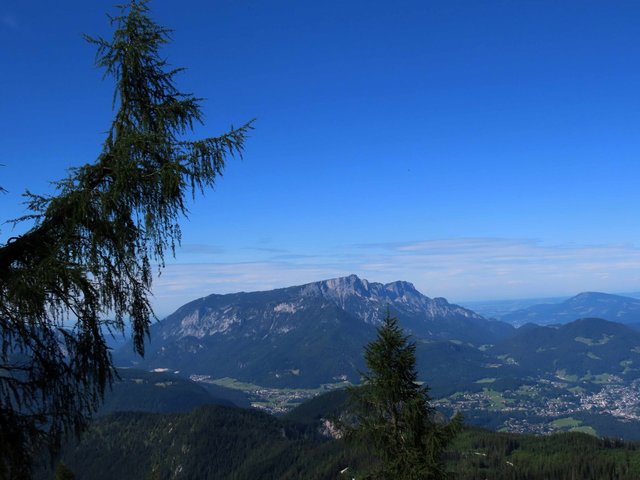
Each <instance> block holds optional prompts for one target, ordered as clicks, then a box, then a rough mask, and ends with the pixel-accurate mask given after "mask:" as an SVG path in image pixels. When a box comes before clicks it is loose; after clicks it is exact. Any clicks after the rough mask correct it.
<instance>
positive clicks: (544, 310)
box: [498, 292, 640, 326]
mask: <svg viewBox="0 0 640 480" xmlns="http://www.w3.org/2000/svg"><path fill="white" fill-rule="evenodd" d="M587 317H594V318H603V319H605V320H610V321H612V322H618V323H624V324H631V323H640V300H639V299H636V298H631V297H623V296H620V295H611V294H608V293H598V292H585V293H580V294H579V295H576V296H575V297H571V298H569V299H568V300H565V301H563V302H560V303H546V304H539V305H532V306H529V307H526V308H523V309H519V310H516V311H513V312H510V313H506V314H504V315H501V316H500V317H498V318H499V319H500V320H502V321H503V322H507V323H510V324H512V325H516V326H520V325H524V324H525V323H536V324H538V325H552V324H557V323H560V324H562V323H568V322H571V321H573V320H577V319H578V318H587Z"/></svg>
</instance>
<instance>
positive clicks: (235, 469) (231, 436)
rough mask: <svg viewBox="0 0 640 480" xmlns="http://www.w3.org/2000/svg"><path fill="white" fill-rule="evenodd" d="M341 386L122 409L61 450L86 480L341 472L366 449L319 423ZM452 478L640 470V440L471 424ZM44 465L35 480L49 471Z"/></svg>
mask: <svg viewBox="0 0 640 480" xmlns="http://www.w3.org/2000/svg"><path fill="white" fill-rule="evenodd" d="M343 401H344V397H343V396H342V394H340V393H332V394H330V395H329V396H327V397H326V398H324V399H322V398H320V399H316V400H315V401H314V402H313V403H312V404H310V405H309V406H308V407H304V408H303V407H300V409H298V410H297V411H294V412H292V414H291V416H290V417H289V418H283V419H277V418H275V417H272V416H270V415H267V414H265V413H262V412H258V411H255V410H244V409H238V408H227V407H221V406H205V407H201V408H198V409H196V410H194V411H192V412H189V413H181V414H147V413H139V412H138V413H135V412H130V413H118V414H113V415H109V416H106V417H103V418H100V419H98V420H96V421H95V422H94V424H93V426H92V427H91V429H90V430H89V431H88V432H87V433H86V434H85V435H84V436H83V438H82V439H81V441H80V442H79V443H72V444H69V445H67V446H66V448H65V449H64V451H63V454H62V460H63V461H64V463H65V464H66V465H68V466H69V468H70V469H71V470H72V471H73V472H74V473H75V475H76V478H77V479H78V480H89V479H90V480H102V479H104V480H112V479H114V478H117V479H119V480H128V479H131V480H134V479H135V480H138V479H155V480H164V479H167V480H168V479H196V478H197V479H204V480H206V479H216V480H225V479H235V480H244V479H261V480H263V479H264V480H269V479H272V480H275V479H291V480H293V479H305V480H316V479H317V480H325V479H326V480H328V479H336V478H343V477H342V476H341V475H340V472H341V471H342V470H344V469H345V468H348V470H347V471H350V472H356V471H357V470H358V468H359V466H360V465H361V464H363V462H371V461H373V459H371V458H367V459H365V458H364V457H363V456H362V454H361V453H359V452H357V451H355V450H353V449H352V448H350V447H347V446H346V445H345V444H344V443H343V442H342V441H341V440H336V439H334V438H332V437H329V436H324V435H323V434H322V433H321V430H322V429H321V428H320V427H321V426H322V425H323V424H324V423H326V422H325V418H326V416H329V414H327V415H323V414H322V413H321V412H322V411H323V410H324V409H328V410H329V411H330V412H331V411H333V412H334V413H336V412H337V411H338V410H339V405H340V404H341V403H342V402H343ZM446 458H447V465H448V470H449V471H450V472H451V473H452V474H453V478H456V479H460V480H467V479H468V480H471V479H480V478H491V479H497V480H501V479H505V480H506V479H509V480H516V479H527V480H537V479H540V480H542V479H557V480H563V479H567V480H572V479H581V480H588V479H594V480H595V479H614V478H615V479H619V480H632V479H633V480H637V479H638V478H640V446H639V445H638V444H636V443H624V442H621V441H611V440H602V439H597V438H594V437H592V436H589V435H585V434H581V433H563V434H554V435H547V436H530V435H518V434H507V433H496V432H490V431H487V430H481V429H476V428H466V429H465V430H464V431H463V432H462V433H460V434H459V435H458V437H457V438H456V439H455V441H454V443H453V446H452V447H451V448H450V449H449V451H448V452H447V454H446ZM51 476H52V475H51V470H44V469H43V470H40V472H39V473H38V475H37V476H36V480H44V479H47V480H48V479H50V478H51Z"/></svg>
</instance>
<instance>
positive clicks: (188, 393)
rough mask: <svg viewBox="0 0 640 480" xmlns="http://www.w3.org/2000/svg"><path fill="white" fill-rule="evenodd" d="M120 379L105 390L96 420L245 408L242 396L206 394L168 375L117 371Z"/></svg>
mask: <svg viewBox="0 0 640 480" xmlns="http://www.w3.org/2000/svg"><path fill="white" fill-rule="evenodd" d="M118 374H119V376H120V378H119V379H118V380H116V381H115V382H114V383H113V385H112V387H111V389H107V391H106V393H105V398H104V401H103V403H102V406H101V407H100V410H99V411H98V413H97V415H98V416H103V415H108V414H110V413H114V412H129V411H140V412H153V413H172V412H188V411H190V410H193V409H194V408H196V407H199V406H201V405H208V404H216V405H224V406H229V407H231V406H249V401H248V399H247V398H246V396H245V395H243V394H242V392H238V391H237V390H230V389H226V388H223V387H217V386H215V385H212V387H216V390H215V391H213V390H208V389H207V388H205V386H204V385H203V384H199V383H196V382H192V381H190V380H188V379H185V378H181V377H179V376H178V375H175V374H173V373H168V372H147V371H144V370H138V369H121V370H119V372H118Z"/></svg>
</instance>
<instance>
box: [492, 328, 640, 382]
mask: <svg viewBox="0 0 640 480" xmlns="http://www.w3.org/2000/svg"><path fill="white" fill-rule="evenodd" d="M490 352H491V353H492V354H493V355H495V356H497V357H500V356H502V357H503V358H506V357H507V358H510V359H512V361H513V362H515V363H517V365H518V366H519V368H520V370H521V372H520V375H521V376H525V375H526V374H531V373H532V372H535V373H540V372H546V373H553V372H557V375H559V376H560V377H561V378H562V377H563V376H564V377H566V378H571V377H574V378H575V379H576V380H577V379H579V378H583V377H587V376H596V375H600V374H607V375H619V376H622V377H628V378H637V377H638V376H639V375H640V332H638V331H637V330H634V329H632V328H630V327H628V326H626V325H622V324H619V323H615V322H610V321H607V320H602V319H599V318H584V319H580V320H575V321H573V322H571V323H568V324H566V325H560V326H539V325H535V324H527V325H524V326H522V327H520V329H518V332H517V333H516V335H514V336H513V337H511V338H509V339H505V340H503V341H502V342H499V343H498V344H497V345H495V347H493V348H492V349H491V350H490Z"/></svg>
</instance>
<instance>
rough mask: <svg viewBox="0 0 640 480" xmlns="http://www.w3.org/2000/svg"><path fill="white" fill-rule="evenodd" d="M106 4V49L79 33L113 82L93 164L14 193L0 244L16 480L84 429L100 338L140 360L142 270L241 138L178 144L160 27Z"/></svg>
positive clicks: (2, 410) (5, 466)
mask: <svg viewBox="0 0 640 480" xmlns="http://www.w3.org/2000/svg"><path fill="white" fill-rule="evenodd" d="M119 8H120V12H119V14H118V15H117V16H115V17H112V18H111V22H112V25H113V27H114V33H113V38H112V39H110V40H105V39H102V38H91V37H87V39H88V40H89V41H90V42H92V43H94V44H95V45H97V56H96V63H97V65H98V66H100V67H102V68H104V69H105V75H106V76H110V77H112V78H113V79H114V81H115V94H114V111H115V115H114V119H113V122H112V124H111V127H110V128H109V130H108V132H107V135H106V140H105V142H104V145H103V148H102V151H101V153H100V155H99V156H98V158H97V159H96V160H95V161H94V162H92V163H87V164H85V165H82V166H80V167H78V168H75V169H72V170H70V171H69V173H68V176H67V177H66V178H64V179H63V180H61V181H59V182H57V190H56V192H55V194H54V195H51V196H39V195H33V194H30V193H28V192H27V195H28V198H29V207H30V210H31V214H30V215H28V216H27V217H25V218H23V219H21V220H25V221H31V222H32V223H31V226H30V227H29V229H28V230H27V232H26V233H24V234H23V235H20V236H18V237H14V238H11V239H9V241H8V242H7V243H6V244H4V245H2V246H0V342H1V344H0V347H1V348H0V478H11V479H16V478H28V477H29V471H30V467H31V464H32V460H33V458H34V457H35V456H36V455H38V454H39V452H40V449H41V448H42V446H43V445H44V446H47V447H49V448H50V449H52V450H54V451H55V449H56V448H57V447H58V446H59V445H60V442H61V441H62V439H63V438H64V437H65V435H67V434H68V433H71V432H75V433H78V432H80V431H81V430H82V429H83V427H84V426H85V425H86V422H87V418H88V416H89V415H90V414H91V413H92V412H93V411H95V409H96V408H97V406H98V405H99V402H100V401H101V399H102V396H103V394H104V391H105V388H107V387H108V386H109V385H110V382H111V381H112V379H113V375H114V373H113V370H112V363H111V356H110V353H109V350H108V348H107V345H106V342H105V332H123V330H124V328H125V324H127V323H128V324H130V326H131V331H132V337H133V343H134V348H135V350H136V352H138V353H139V354H143V353H144V340H145V336H147V335H148V331H149V324H150V320H151V318H152V317H153V312H152V309H151V305H150V302H149V295H150V288H151V284H152V278H153V276H154V267H153V265H154V264H157V265H159V267H158V268H161V267H162V266H163V265H164V258H165V254H166V253H167V252H170V253H173V251H174V249H175V247H176V245H177V244H178V243H179V242H180V227H179V224H178V221H179V220H180V218H181V217H182V216H184V214H185V213H186V205H185V202H186V200H187V197H188V195H192V194H195V193H197V192H199V191H203V190H204V189H206V188H208V187H211V186H213V184H214V182H215V180H216V179H217V178H218V177H219V176H220V175H221V174H222V172H223V168H224V165H225V161H226V160H228V159H229V158H230V157H233V156H236V155H241V154H242V151H243V146H244V143H245V139H246V136H247V133H248V131H249V130H250V128H251V122H249V123H247V124H245V125H244V126H242V127H240V128H235V129H234V128H233V127H232V128H231V130H230V131H229V132H227V133H225V134H224V135H221V136H217V137H210V138H205V139H202V140H196V141H191V140H185V135H186V134H188V133H189V132H190V131H191V130H192V128H193V126H194V124H195V123H199V122H202V113H201V109H200V106H199V99H198V98H196V97H194V96H193V95H191V94H185V93H182V92H180V91H179V90H178V88H177V87H176V85H175V76H176V74H177V73H179V72H180V69H171V68H169V66H168V64H167V63H166V61H165V60H164V59H163V58H162V57H161V56H160V48H161V47H162V46H163V44H165V43H167V41H168V35H169V32H170V31H169V30H168V29H166V28H164V27H162V26H160V25H158V24H156V23H155V22H154V21H153V20H152V19H151V18H150V16H149V9H148V6H147V2H146V1H145V0H140V1H135V0H134V1H131V3H130V4H128V5H125V6H122V7H119ZM51 120H52V121H55V119H51ZM107 319H109V320H107Z"/></svg>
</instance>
